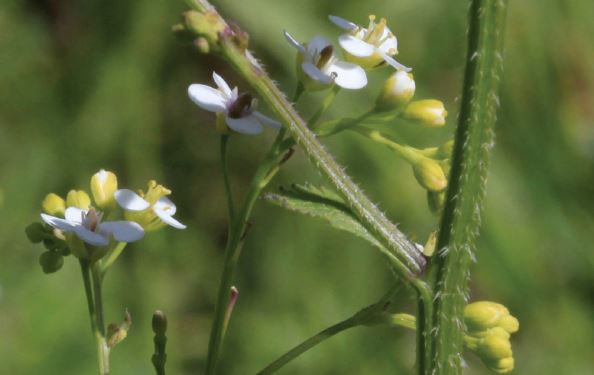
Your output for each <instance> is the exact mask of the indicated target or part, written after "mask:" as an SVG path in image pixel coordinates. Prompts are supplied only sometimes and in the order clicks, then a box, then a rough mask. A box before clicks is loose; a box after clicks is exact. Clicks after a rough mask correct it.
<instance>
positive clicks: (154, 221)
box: [114, 181, 186, 231]
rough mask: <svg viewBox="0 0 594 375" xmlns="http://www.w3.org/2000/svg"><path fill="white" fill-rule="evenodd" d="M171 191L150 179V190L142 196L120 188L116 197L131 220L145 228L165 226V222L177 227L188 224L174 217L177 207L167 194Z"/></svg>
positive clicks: (183, 226)
mask: <svg viewBox="0 0 594 375" xmlns="http://www.w3.org/2000/svg"><path fill="white" fill-rule="evenodd" d="M168 194H171V191H170V190H169V189H167V188H165V187H163V186H161V185H158V184H157V183H156V182H155V181H149V184H148V190H147V192H146V194H143V195H142V196H140V195H138V194H136V193H135V192H133V191H132V190H128V189H120V190H118V191H116V192H115V193H114V198H115V200H116V201H117V202H118V204H119V205H120V206H121V207H122V208H123V209H125V210H127V211H130V212H126V213H125V216H126V218H127V219H129V220H133V221H135V222H137V223H139V224H140V225H141V226H142V227H143V228H144V229H145V230H147V231H150V230H156V229H159V228H161V227H163V226H164V225H163V223H165V224H167V225H170V226H172V227H174V228H177V229H185V228H186V226H185V225H184V224H182V223H180V222H179V221H177V220H176V219H174V218H173V215H175V212H176V211H177V207H176V206H175V204H174V203H173V202H172V201H171V200H170V199H169V198H167V197H166V196H165V195H168Z"/></svg>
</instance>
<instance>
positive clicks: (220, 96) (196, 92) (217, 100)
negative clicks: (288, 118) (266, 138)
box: [188, 72, 281, 134]
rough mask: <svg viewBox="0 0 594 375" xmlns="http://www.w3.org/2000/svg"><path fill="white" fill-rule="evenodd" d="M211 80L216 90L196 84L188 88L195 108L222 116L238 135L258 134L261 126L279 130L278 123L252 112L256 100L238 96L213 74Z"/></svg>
mask: <svg viewBox="0 0 594 375" xmlns="http://www.w3.org/2000/svg"><path fill="white" fill-rule="evenodd" d="M212 78H213V79H214V81H215V83H216V84H217V88H216V89H215V88H213V87H210V86H206V85H201V84H198V83H195V84H192V85H190V87H188V95H189V97H190V99H191V100H192V101H193V102H194V103H195V104H196V105H197V106H199V107H200V108H202V109H205V110H207V111H210V112H216V113H220V114H223V115H224V117H225V122H226V124H227V125H228V126H229V127H230V128H231V129H233V130H235V131H236V132H238V133H243V134H259V133H261V132H262V125H266V126H270V127H272V128H280V126H281V125H280V124H279V123H278V122H276V121H274V120H272V119H270V118H268V117H266V116H264V115H263V114H261V113H260V112H258V111H255V110H254V109H255V106H256V100H255V99H253V98H252V96H251V95H250V94H247V93H243V94H239V93H238V90H237V87H235V88H233V90H231V88H230V87H229V85H228V84H227V82H225V80H224V79H223V78H222V77H221V76H219V75H218V74H217V73H215V72H213V73H212Z"/></svg>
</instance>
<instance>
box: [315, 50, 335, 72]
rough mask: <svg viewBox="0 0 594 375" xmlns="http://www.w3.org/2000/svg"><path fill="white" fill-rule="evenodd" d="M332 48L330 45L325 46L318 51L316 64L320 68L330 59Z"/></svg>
mask: <svg viewBox="0 0 594 375" xmlns="http://www.w3.org/2000/svg"><path fill="white" fill-rule="evenodd" d="M332 52H333V48H332V46H326V47H324V48H323V49H322V50H321V51H320V59H319V60H318V62H317V64H316V66H317V67H318V68H319V69H321V68H323V67H324V66H326V64H327V63H328V62H329V61H330V59H331V58H332Z"/></svg>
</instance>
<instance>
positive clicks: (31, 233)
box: [25, 223, 47, 243]
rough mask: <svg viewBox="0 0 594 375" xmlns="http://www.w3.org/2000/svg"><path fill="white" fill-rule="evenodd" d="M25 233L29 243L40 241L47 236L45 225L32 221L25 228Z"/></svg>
mask: <svg viewBox="0 0 594 375" xmlns="http://www.w3.org/2000/svg"><path fill="white" fill-rule="evenodd" d="M25 234H26V235H27V238H28V239H29V241H31V243H40V242H41V241H43V240H44V238H46V237H47V233H46V231H45V227H44V226H43V225H42V224H41V223H32V224H30V225H29V226H28V227H27V228H25Z"/></svg>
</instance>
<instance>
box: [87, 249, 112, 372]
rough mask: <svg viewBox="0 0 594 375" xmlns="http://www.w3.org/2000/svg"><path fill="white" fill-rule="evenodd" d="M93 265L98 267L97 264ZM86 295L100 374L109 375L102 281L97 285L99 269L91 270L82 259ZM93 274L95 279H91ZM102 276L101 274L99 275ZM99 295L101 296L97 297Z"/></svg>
mask: <svg viewBox="0 0 594 375" xmlns="http://www.w3.org/2000/svg"><path fill="white" fill-rule="evenodd" d="M92 267H96V266H95V265H94V266H92ZM80 268H81V272H82V278H83V284H84V288H85V296H86V298H87V306H88V309H89V317H90V319H91V332H92V333H93V337H94V339H95V347H96V349H97V364H98V366H99V375H109V348H108V347H107V342H106V339H105V329H104V326H103V310H102V300H101V283H100V282H99V284H98V285H99V286H98V287H97V286H96V282H95V278H96V277H95V275H96V274H97V275H99V272H100V271H99V270H98V269H97V272H95V270H91V265H90V264H89V262H88V261H87V260H84V259H81V260H80ZM91 274H92V275H93V280H91ZM99 277H100V275H99ZM97 296H99V297H97Z"/></svg>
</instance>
